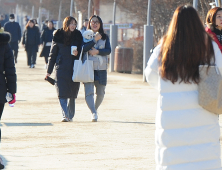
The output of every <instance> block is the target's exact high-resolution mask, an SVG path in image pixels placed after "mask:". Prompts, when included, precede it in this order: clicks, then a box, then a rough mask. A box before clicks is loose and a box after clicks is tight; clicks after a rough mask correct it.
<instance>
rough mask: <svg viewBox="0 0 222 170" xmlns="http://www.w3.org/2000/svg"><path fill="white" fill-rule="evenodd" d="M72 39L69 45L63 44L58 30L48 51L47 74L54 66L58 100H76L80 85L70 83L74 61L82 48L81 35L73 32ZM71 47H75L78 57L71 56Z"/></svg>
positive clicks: (61, 30) (61, 34)
mask: <svg viewBox="0 0 222 170" xmlns="http://www.w3.org/2000/svg"><path fill="white" fill-rule="evenodd" d="M72 34H73V39H72V42H71V44H70V45H65V44H64V38H65V37H64V31H63V29H58V30H57V31H56V32H55V34H54V36H53V42H52V46H51V50H50V54H49V57H51V59H50V60H49V66H48V70H47V73H49V74H51V73H52V71H53V68H54V66H55V65H56V81H57V84H56V88H57V94H58V97H59V98H76V97H77V95H78V92H79V85H80V83H76V82H75V83H74V82H73V81H72V74H73V65H74V60H76V59H78V58H79V54H80V53H81V47H82V41H83V38H82V34H81V32H80V31H78V30H74V32H73V33H72ZM71 46H77V50H78V56H76V57H75V56H73V55H71Z"/></svg>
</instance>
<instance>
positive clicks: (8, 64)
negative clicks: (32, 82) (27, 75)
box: [0, 32, 16, 103]
mask: <svg viewBox="0 0 222 170" xmlns="http://www.w3.org/2000/svg"><path fill="white" fill-rule="evenodd" d="M9 41H10V34H8V33H6V32H5V33H0V103H5V102H6V99H5V96H6V93H7V91H8V92H10V93H11V94H15V93H16V73H15V64H14V57H13V53H12V50H11V48H10V46H9V44H8V43H9Z"/></svg>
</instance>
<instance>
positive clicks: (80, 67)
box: [72, 48, 94, 83]
mask: <svg viewBox="0 0 222 170" xmlns="http://www.w3.org/2000/svg"><path fill="white" fill-rule="evenodd" d="M82 53H83V48H82V50H81V54H80V56H79V60H75V61H74V66H73V76H72V80H73V81H74V82H83V83H87V82H94V69H93V61H92V60H89V57H88V52H87V59H86V60H85V61H84V62H82Z"/></svg>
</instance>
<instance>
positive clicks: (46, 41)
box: [40, 21, 55, 69]
mask: <svg viewBox="0 0 222 170" xmlns="http://www.w3.org/2000/svg"><path fill="white" fill-rule="evenodd" d="M53 31H55V28H54V26H53V22H52V21H48V27H46V28H45V29H44V30H43V31H42V35H41V42H42V45H43V48H42V52H41V54H40V57H45V64H46V69H47V65H48V57H49V52H50V48H51V44H52V38H53Z"/></svg>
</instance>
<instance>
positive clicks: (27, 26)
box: [25, 19, 35, 29]
mask: <svg viewBox="0 0 222 170" xmlns="http://www.w3.org/2000/svg"><path fill="white" fill-rule="evenodd" d="M30 22H31V23H33V24H34V26H35V22H34V21H33V20H32V19H30V20H29V21H28V23H27V24H26V26H25V28H26V29H28V28H29V23H30Z"/></svg>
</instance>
